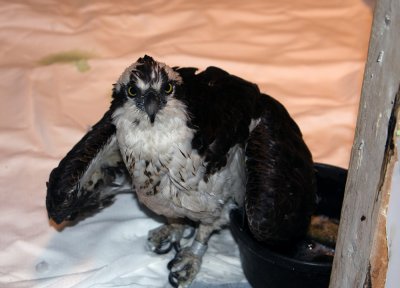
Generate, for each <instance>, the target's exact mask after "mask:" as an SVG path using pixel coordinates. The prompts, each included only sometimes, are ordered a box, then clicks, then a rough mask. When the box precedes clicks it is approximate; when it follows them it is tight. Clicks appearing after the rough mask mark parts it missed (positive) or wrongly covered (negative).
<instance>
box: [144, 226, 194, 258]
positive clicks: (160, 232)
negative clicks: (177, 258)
mask: <svg viewBox="0 0 400 288" xmlns="http://www.w3.org/2000/svg"><path fill="white" fill-rule="evenodd" d="M193 234H194V228H193V227H191V226H189V225H186V224H184V222H183V221H181V220H177V219H168V224H164V225H161V226H159V227H157V228H155V229H152V230H150V231H149V234H148V238H147V240H148V242H147V243H148V245H149V248H150V250H152V251H154V252H155V253H157V254H165V253H168V252H169V251H170V250H171V249H172V247H174V248H175V250H176V251H180V249H181V246H180V241H181V239H182V238H191V237H192V236H193Z"/></svg>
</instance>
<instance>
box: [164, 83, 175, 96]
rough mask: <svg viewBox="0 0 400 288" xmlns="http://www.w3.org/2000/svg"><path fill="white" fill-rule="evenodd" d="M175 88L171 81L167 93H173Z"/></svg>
mask: <svg viewBox="0 0 400 288" xmlns="http://www.w3.org/2000/svg"><path fill="white" fill-rule="evenodd" d="M173 90H174V86H172V84H171V83H169V84H168V86H167V88H166V89H165V93H167V94H171V93H172V91H173Z"/></svg>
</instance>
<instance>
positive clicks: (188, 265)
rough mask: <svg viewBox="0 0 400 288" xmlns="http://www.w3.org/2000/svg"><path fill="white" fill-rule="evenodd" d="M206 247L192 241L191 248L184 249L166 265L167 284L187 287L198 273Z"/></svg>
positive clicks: (181, 287)
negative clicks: (167, 272)
mask: <svg viewBox="0 0 400 288" xmlns="http://www.w3.org/2000/svg"><path fill="white" fill-rule="evenodd" d="M206 250H207V245H204V244H201V243H200V242H197V241H194V242H193V244H192V246H191V247H185V248H183V249H182V250H181V251H179V252H178V253H176V255H175V258H174V259H172V260H171V261H170V262H169V263H168V266H167V267H168V269H169V270H170V273H169V277H168V279H169V282H170V284H171V285H172V286H173V287H180V288H183V287H189V286H190V284H191V283H192V281H193V280H194V278H195V277H196V275H197V273H198V272H199V271H200V266H201V261H202V258H203V255H204V253H205V252H206Z"/></svg>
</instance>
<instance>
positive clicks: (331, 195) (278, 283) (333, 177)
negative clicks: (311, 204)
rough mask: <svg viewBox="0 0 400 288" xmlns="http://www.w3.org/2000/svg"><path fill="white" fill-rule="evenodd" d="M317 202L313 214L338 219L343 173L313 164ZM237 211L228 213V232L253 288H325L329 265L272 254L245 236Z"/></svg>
mask: <svg viewBox="0 0 400 288" xmlns="http://www.w3.org/2000/svg"><path fill="white" fill-rule="evenodd" d="M315 170H316V179H317V195H318V198H319V203H318V206H317V209H316V212H315V214H316V215H325V216H328V217H331V218H335V219H338V220H339V218H340V211H341V206H342V202H343V195H344V187H345V183H346V178H347V170H344V169H342V168H339V167H335V166H331V165H326V164H315ZM244 223H245V222H244V221H243V214H242V211H240V210H234V211H232V212H231V230H232V233H233V236H234V238H235V239H236V241H237V243H238V245H239V250H240V258H241V262H242V267H243V271H244V274H245V275H246V278H247V280H248V281H249V283H250V285H251V286H252V287H254V288H258V287H259V288H303V287H304V288H326V287H328V286H329V279H330V274H331V270H332V262H331V261H329V262H311V261H302V260H298V259H296V258H293V257H289V256H287V255H284V254H282V253H278V252H276V251H272V250H271V249H270V248H268V247H267V246H266V245H263V244H262V243H260V242H258V241H256V240H255V239H254V238H253V237H252V236H251V235H250V233H249V230H248V228H247V227H246V224H244Z"/></svg>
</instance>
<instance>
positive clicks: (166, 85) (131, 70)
mask: <svg viewBox="0 0 400 288" xmlns="http://www.w3.org/2000/svg"><path fill="white" fill-rule="evenodd" d="M181 84H182V78H181V76H180V75H179V74H178V73H177V72H176V71H174V69H172V68H170V67H169V66H167V65H165V64H164V63H160V62H157V61H155V60H154V59H153V58H152V57H150V56H147V55H146V56H144V57H142V58H139V59H138V60H137V61H136V62H135V63H133V64H132V65H131V66H129V67H128V68H126V69H125V71H124V72H123V73H122V75H121V76H120V77H119V79H118V81H117V83H116V84H115V86H114V94H113V97H114V99H116V100H119V101H118V102H122V103H124V105H127V107H129V108H130V109H131V110H132V111H133V112H135V113H136V114H137V116H138V118H147V119H148V120H149V121H150V122H151V123H154V121H155V120H156V116H157V114H158V113H159V111H161V110H162V109H163V108H164V107H165V106H166V105H167V103H168V101H169V99H171V98H174V96H176V94H177V93H178V91H179V88H180V86H181Z"/></svg>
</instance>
